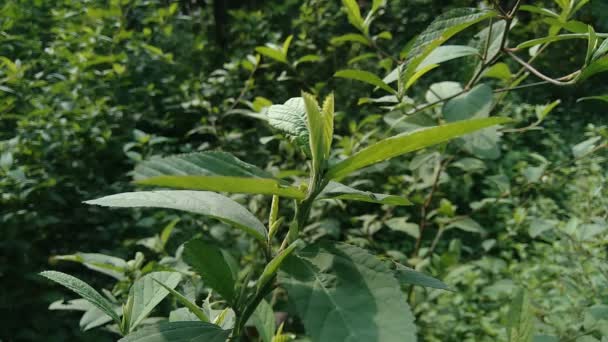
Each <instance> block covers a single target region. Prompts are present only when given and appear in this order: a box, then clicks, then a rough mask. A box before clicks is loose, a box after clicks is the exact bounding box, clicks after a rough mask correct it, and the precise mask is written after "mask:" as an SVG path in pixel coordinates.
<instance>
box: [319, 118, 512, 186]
mask: <svg viewBox="0 0 608 342" xmlns="http://www.w3.org/2000/svg"><path fill="white" fill-rule="evenodd" d="M510 121H511V120H510V119H507V118H499V117H494V118H484V119H472V120H464V121H458V122H455V123H450V124H445V125H441V126H435V127H429V128H422V129H419V130H416V131H413V132H409V133H404V134H399V135H396V136H393V137H391V138H387V139H384V140H381V141H379V142H377V143H375V144H373V145H371V146H369V147H367V148H365V149H363V150H361V151H359V152H357V153H355V155H353V156H351V157H350V158H347V159H345V160H343V161H341V162H339V163H338V164H336V165H334V166H333V167H331V168H330V169H329V171H328V173H327V177H329V178H331V179H336V178H342V177H344V176H347V175H348V174H349V173H351V172H354V171H356V170H358V169H360V168H363V167H366V166H369V165H372V164H375V163H378V162H381V161H384V160H387V159H391V158H394V157H397V156H400V155H402V154H405V153H408V152H412V151H415V150H419V149H422V148H425V147H428V146H432V145H435V144H438V143H441V142H444V141H447V140H450V139H452V138H456V137H459V136H462V135H465V134H468V133H471V132H474V131H477V130H479V129H482V128H486V127H489V126H493V125H499V124H503V123H507V122H510Z"/></svg>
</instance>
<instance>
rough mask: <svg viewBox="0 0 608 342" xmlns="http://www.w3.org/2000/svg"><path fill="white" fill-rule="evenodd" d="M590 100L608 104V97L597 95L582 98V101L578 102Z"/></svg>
mask: <svg viewBox="0 0 608 342" xmlns="http://www.w3.org/2000/svg"><path fill="white" fill-rule="evenodd" d="M588 100H598V101H605V102H608V95H596V96H587V97H581V98H580V99H578V100H576V102H581V101H588Z"/></svg>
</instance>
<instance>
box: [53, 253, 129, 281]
mask: <svg viewBox="0 0 608 342" xmlns="http://www.w3.org/2000/svg"><path fill="white" fill-rule="evenodd" d="M51 259H52V260H62V261H73V262H78V263H81V264H83V265H84V266H85V267H87V268H89V269H91V270H94V271H97V272H99V273H103V274H106V275H109V276H111V277H113V278H115V279H117V280H123V279H125V272H126V271H127V268H128V266H127V262H126V261H125V260H123V259H121V258H117V257H113V256H110V255H105V254H99V253H76V254H71V255H57V256H53V257H52V258H51Z"/></svg>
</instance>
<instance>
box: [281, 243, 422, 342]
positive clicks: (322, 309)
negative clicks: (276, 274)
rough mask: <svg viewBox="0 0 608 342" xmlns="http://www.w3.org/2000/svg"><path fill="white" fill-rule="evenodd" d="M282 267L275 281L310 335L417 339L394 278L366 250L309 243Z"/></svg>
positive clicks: (353, 339) (401, 340) (388, 341)
mask: <svg viewBox="0 0 608 342" xmlns="http://www.w3.org/2000/svg"><path fill="white" fill-rule="evenodd" d="M281 269H282V272H281V273H280V283H281V284H282V285H283V286H284V287H285V289H286V290H287V293H288V295H289V298H290V301H291V302H293V304H294V305H295V309H296V311H297V312H298V314H299V316H300V318H301V319H302V322H303V323H304V327H305V329H306V333H307V335H309V336H310V337H311V339H312V340H313V341H350V342H357V341H365V342H369V341H382V342H392V341H395V342H397V341H398V342H410V341H416V327H415V326H414V323H413V320H414V318H413V316H412V314H411V312H410V310H409V307H408V305H407V302H406V300H405V298H404V296H403V293H402V292H401V290H400V288H399V283H398V282H397V280H396V279H395V278H394V277H393V275H392V274H391V272H390V269H389V268H388V267H387V266H386V264H385V263H384V262H382V261H380V260H379V259H378V258H376V257H375V256H373V255H371V254H369V253H368V252H366V251H365V250H363V249H361V248H358V247H355V246H350V245H346V244H337V245H333V246H332V245H324V246H320V245H312V246H309V247H307V248H306V249H304V250H303V251H301V252H299V253H298V255H297V256H296V255H292V256H290V257H289V258H287V259H286V260H285V261H284V263H283V266H281Z"/></svg>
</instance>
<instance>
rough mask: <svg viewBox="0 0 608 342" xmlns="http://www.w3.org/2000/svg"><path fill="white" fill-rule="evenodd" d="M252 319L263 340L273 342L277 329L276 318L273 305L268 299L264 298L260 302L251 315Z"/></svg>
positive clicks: (263, 341)
mask: <svg viewBox="0 0 608 342" xmlns="http://www.w3.org/2000/svg"><path fill="white" fill-rule="evenodd" d="M251 320H252V321H253V324H254V325H255V328H256V329H257V330H258V334H259V335H260V337H261V338H262V342H273V340H272V338H273V336H274V331H275V329H276V324H277V323H276V319H275V317H274V311H273V310H272V306H270V304H268V302H267V301H265V300H263V299H262V301H261V302H260V304H258V306H257V308H256V309H255V312H254V313H253V315H252V316H251Z"/></svg>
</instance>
